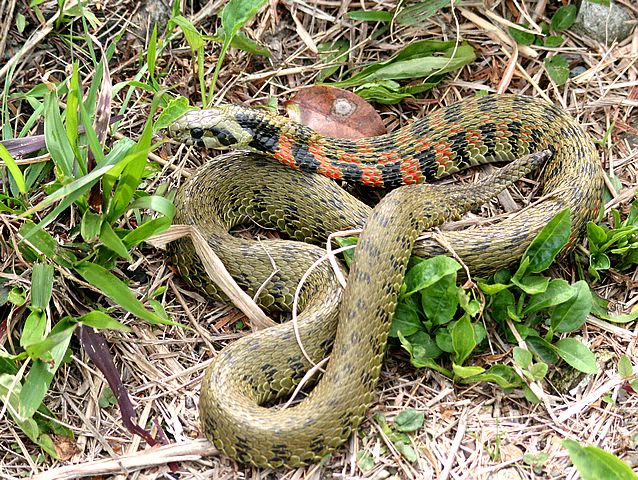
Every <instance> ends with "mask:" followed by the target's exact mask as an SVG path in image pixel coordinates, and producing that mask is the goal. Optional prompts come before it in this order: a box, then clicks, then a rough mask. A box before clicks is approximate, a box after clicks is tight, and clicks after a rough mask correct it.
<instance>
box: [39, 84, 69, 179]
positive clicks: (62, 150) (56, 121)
mask: <svg viewBox="0 0 638 480" xmlns="http://www.w3.org/2000/svg"><path fill="white" fill-rule="evenodd" d="M44 110H45V114H44V141H45V143H46V146H47V150H48V151H49V153H50V154H51V159H52V160H53V163H54V164H55V166H56V167H57V168H59V169H60V171H61V173H62V174H63V175H64V178H73V177H74V175H73V164H74V160H75V154H74V153H73V148H71V144H70V143H69V139H68V138H67V136H66V130H65V128H64V125H63V124H62V116H61V115H60V109H59V108H58V96H57V94H56V92H55V91H52V92H49V94H48V95H47V96H46V97H45V99H44Z"/></svg>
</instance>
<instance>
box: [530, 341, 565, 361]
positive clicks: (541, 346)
mask: <svg viewBox="0 0 638 480" xmlns="http://www.w3.org/2000/svg"><path fill="white" fill-rule="evenodd" d="M525 343H526V344H527V346H528V347H529V348H530V349H531V350H532V351H533V352H534V353H535V354H536V355H538V356H539V357H540V359H541V360H542V361H543V362H546V363H552V364H553V363H556V362H558V355H556V349H555V347H554V345H552V344H551V343H549V342H548V341H547V340H545V339H544V338H541V337H538V336H534V335H530V336H528V337H526V338H525Z"/></svg>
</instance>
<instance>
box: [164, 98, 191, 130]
mask: <svg viewBox="0 0 638 480" xmlns="http://www.w3.org/2000/svg"><path fill="white" fill-rule="evenodd" d="M189 110H196V109H195V107H191V106H190V105H189V104H188V99H187V98H185V97H182V96H179V97H176V98H173V99H172V100H171V101H170V102H169V103H168V105H167V106H166V107H165V108H164V109H163V110H162V113H160V114H159V117H157V121H156V122H155V127H154V128H155V131H156V132H157V131H160V130H162V129H164V128H166V127H168V126H169V125H170V124H171V123H173V122H174V121H175V120H177V119H178V118H179V117H181V116H182V115H184V114H185V113H186V112H188V111H189Z"/></svg>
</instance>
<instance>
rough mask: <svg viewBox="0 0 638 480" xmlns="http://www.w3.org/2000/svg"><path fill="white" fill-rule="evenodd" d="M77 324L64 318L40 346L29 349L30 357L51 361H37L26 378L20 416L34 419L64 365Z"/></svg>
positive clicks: (21, 396) (21, 395) (21, 398)
mask: <svg viewBox="0 0 638 480" xmlns="http://www.w3.org/2000/svg"><path fill="white" fill-rule="evenodd" d="M74 329H75V324H74V323H71V322H69V320H68V318H63V319H62V320H60V321H59V322H58V323H56V324H55V326H54V327H53V328H52V329H51V332H50V333H49V335H48V336H47V338H46V339H44V340H43V341H42V342H40V343H39V344H34V345H32V346H30V347H29V349H28V350H29V356H31V357H32V358H40V357H42V356H44V354H46V356H47V357H48V358H49V359H50V361H46V362H44V361H42V360H36V361H35V362H34V363H33V365H32V366H31V369H30V370H29V373H27V375H26V377H25V378H24V382H23V385H22V391H21V392H20V415H21V416H22V417H23V418H29V417H32V416H33V414H34V413H35V411H36V410H37V409H38V407H39V406H40V404H41V403H42V400H43V399H44V396H45V395H46V393H47V390H48V389H49V385H50V384H51V380H52V379H53V375H54V374H55V372H56V371H57V369H58V367H59V366H60V365H61V364H62V360H63V359H64V355H65V353H66V350H67V348H68V346H69V342H70V341H71V336H72V335H73V330H74Z"/></svg>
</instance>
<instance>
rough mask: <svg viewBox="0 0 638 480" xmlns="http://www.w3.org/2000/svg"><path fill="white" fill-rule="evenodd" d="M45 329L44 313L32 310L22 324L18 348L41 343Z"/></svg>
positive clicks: (45, 318)
mask: <svg viewBox="0 0 638 480" xmlns="http://www.w3.org/2000/svg"><path fill="white" fill-rule="evenodd" d="M46 327H47V317H46V315H45V313H44V312H43V311H41V310H33V311H32V312H31V313H30V314H29V316H28V317H27V319H26V321H25V322H24V327H23V328H22V335H20V346H21V347H23V348H26V347H28V346H30V345H33V344H35V343H37V342H40V341H42V339H43V338H44V335H45V332H46Z"/></svg>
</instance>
